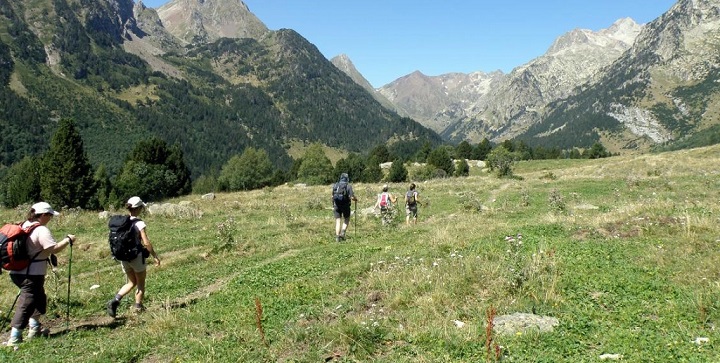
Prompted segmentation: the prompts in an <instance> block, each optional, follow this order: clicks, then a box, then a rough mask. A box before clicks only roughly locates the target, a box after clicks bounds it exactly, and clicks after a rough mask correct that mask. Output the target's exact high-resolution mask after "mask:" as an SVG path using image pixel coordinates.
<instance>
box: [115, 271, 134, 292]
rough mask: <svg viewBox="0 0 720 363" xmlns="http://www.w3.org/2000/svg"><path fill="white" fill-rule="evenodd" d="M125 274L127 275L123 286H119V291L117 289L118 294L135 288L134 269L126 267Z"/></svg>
mask: <svg viewBox="0 0 720 363" xmlns="http://www.w3.org/2000/svg"><path fill="white" fill-rule="evenodd" d="M125 276H126V277H127V282H126V283H125V285H123V287H121V288H120V291H118V295H120V296H125V295H127V294H128V293H129V292H130V291H132V289H134V288H135V285H137V277H135V271H133V270H130V269H128V270H127V271H125Z"/></svg>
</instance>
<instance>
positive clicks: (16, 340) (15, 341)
mask: <svg viewBox="0 0 720 363" xmlns="http://www.w3.org/2000/svg"><path fill="white" fill-rule="evenodd" d="M22 341H23V340H22V337H14V336H10V338H9V339H8V341H7V342H5V345H6V346H8V347H13V348H15V349H17V347H18V345H20V343H22Z"/></svg>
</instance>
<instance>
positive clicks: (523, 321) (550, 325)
mask: <svg viewBox="0 0 720 363" xmlns="http://www.w3.org/2000/svg"><path fill="white" fill-rule="evenodd" d="M559 324H560V321H559V320H558V319H557V318H553V317H549V316H540V315H535V314H526V313H514V314H511V315H499V316H496V317H495V319H493V325H494V329H495V332H496V333H497V334H498V335H514V334H517V333H528V332H532V331H535V332H540V333H549V332H552V331H553V330H555V327H556V326H558V325H559Z"/></svg>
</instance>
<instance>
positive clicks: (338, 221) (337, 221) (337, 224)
mask: <svg viewBox="0 0 720 363" xmlns="http://www.w3.org/2000/svg"><path fill="white" fill-rule="evenodd" d="M341 221H342V218H335V235H336V236H339V235H340V228H341V227H342V222H341Z"/></svg>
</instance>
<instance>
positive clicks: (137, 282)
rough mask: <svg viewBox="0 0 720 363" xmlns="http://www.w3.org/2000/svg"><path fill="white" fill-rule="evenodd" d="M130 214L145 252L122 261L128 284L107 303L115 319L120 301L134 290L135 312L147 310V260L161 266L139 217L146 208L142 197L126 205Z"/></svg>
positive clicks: (108, 310) (130, 200) (108, 312)
mask: <svg viewBox="0 0 720 363" xmlns="http://www.w3.org/2000/svg"><path fill="white" fill-rule="evenodd" d="M125 206H126V207H127V209H128V213H129V214H130V220H132V221H133V224H134V226H133V228H134V229H135V231H136V232H137V234H138V235H139V237H140V243H142V246H143V247H144V250H143V252H141V253H139V254H138V255H137V257H135V258H134V259H133V260H132V261H120V264H121V265H122V270H123V272H124V273H125V276H126V283H125V285H123V286H122V287H121V288H120V290H119V291H118V293H117V294H115V298H113V299H110V301H108V302H107V314H108V315H110V316H111V317H113V318H114V317H115V315H116V314H117V308H118V306H120V300H121V299H122V298H123V296H125V295H127V294H129V293H130V291H132V290H133V289H135V288H137V289H136V290H135V306H134V309H135V312H136V313H140V312H142V311H143V310H145V307H144V306H143V303H142V302H143V297H144V296H145V277H146V276H147V271H146V269H147V265H146V263H145V259H146V258H147V257H149V256H150V255H152V256H153V258H154V259H155V265H156V266H160V257H158V255H157V253H156V252H155V249H154V248H153V246H152V244H151V243H150V239H149V238H148V235H147V228H146V227H147V225H146V224H145V222H143V221H142V220H141V219H140V218H138V216H139V215H140V212H142V210H143V209H144V208H145V202H143V201H142V199H140V197H132V198H130V199H128V201H127V203H126V205H125Z"/></svg>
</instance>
